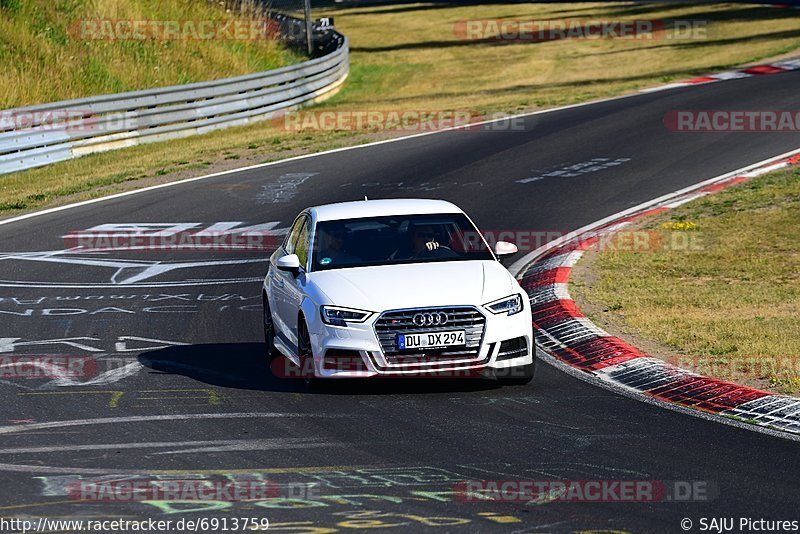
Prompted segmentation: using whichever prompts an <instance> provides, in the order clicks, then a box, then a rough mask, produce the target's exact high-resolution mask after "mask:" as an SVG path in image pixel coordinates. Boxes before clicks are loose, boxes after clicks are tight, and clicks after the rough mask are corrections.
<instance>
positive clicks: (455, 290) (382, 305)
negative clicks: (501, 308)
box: [309, 260, 519, 312]
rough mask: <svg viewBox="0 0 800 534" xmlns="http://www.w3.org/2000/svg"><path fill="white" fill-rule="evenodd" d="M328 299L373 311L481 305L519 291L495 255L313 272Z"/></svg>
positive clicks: (315, 283)
mask: <svg viewBox="0 0 800 534" xmlns="http://www.w3.org/2000/svg"><path fill="white" fill-rule="evenodd" d="M309 281H310V282H311V283H312V284H314V285H315V286H316V288H317V289H318V290H319V291H320V292H321V293H323V294H324V295H325V296H327V297H328V299H330V300H329V302H327V303H321V304H335V305H337V306H345V307H349V308H358V309H361V310H368V311H374V312H382V311H385V310H393V309H400V308H418V307H429V306H454V305H462V304H472V305H476V306H480V305H481V304H486V303H487V302H491V301H492V300H496V299H499V298H502V297H505V296H506V295H510V294H511V293H514V292H516V291H518V290H519V289H518V287H519V286H518V285H517V283H516V281H515V280H514V278H513V277H512V276H511V274H510V273H509V272H508V271H507V270H506V268H505V267H503V266H502V265H501V264H500V263H498V262H496V261H480V260H474V261H452V262H441V263H438V262H437V263H413V264H404V265H384V266H375V267H354V268H348V269H333V270H330V271H319V272H315V273H311V276H310V280H309Z"/></svg>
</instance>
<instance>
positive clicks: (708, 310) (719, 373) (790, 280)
mask: <svg viewBox="0 0 800 534" xmlns="http://www.w3.org/2000/svg"><path fill="white" fill-rule="evenodd" d="M641 224H642V227H643V228H642V229H644V230H650V231H664V229H665V228H666V229H668V230H667V231H668V232H678V233H691V234H693V236H692V238H693V242H694V244H695V246H693V247H691V249H692V250H686V249H683V248H680V249H679V248H677V247H658V248H656V250H653V251H648V252H635V251H619V250H616V251H614V250H610V249H606V250H602V251H600V252H593V253H592V254H590V255H588V256H587V257H586V258H585V259H584V260H581V261H580V262H579V263H578V267H577V269H576V270H575V271H574V275H573V281H572V282H571V284H570V291H571V293H572V295H573V297H574V298H575V300H576V301H577V303H578V306H579V308H581V309H584V311H588V314H589V316H590V317H591V318H592V319H593V320H595V321H596V322H597V323H598V324H599V325H601V326H603V327H604V328H607V329H608V330H610V331H611V332H614V333H616V334H618V335H619V336H620V337H623V338H625V339H628V340H630V341H631V342H632V344H633V345H634V346H636V347H638V348H641V349H643V350H645V351H646V352H648V353H649V354H651V355H653V356H656V357H661V358H664V359H667V360H669V361H672V362H673V363H676V364H677V365H679V366H681V367H684V368H688V369H691V370H694V371H697V372H698V373H701V374H705V375H711V376H716V377H718V378H722V379H726V380H732V381H734V382H739V383H745V384H748V385H753V386H756V387H760V388H764V389H770V390H772V391H776V392H779V393H787V394H797V393H800V321H799V320H798V317H800V230H798V229H800V169H798V168H792V169H788V170H781V171H776V172H773V173H769V174H766V175H764V176H761V177H758V178H755V179H753V180H751V181H748V182H745V183H744V184H741V185H738V186H734V187H731V188H729V189H726V190H724V191H722V192H720V193H718V194H716V195H712V196H708V197H704V198H702V199H698V200H695V201H692V202H690V203H688V204H686V205H684V206H681V207H678V208H676V209H674V210H670V211H668V212H664V213H663V214H660V215H657V216H654V217H651V218H648V219H647V220H646V221H645V222H643V223H641ZM682 242H686V240H682Z"/></svg>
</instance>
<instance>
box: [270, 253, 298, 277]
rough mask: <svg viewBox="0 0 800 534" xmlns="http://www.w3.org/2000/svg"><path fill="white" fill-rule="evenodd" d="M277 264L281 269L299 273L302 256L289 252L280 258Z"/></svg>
mask: <svg viewBox="0 0 800 534" xmlns="http://www.w3.org/2000/svg"><path fill="white" fill-rule="evenodd" d="M275 266H276V267H277V268H278V269H280V270H281V271H290V272H292V273H297V272H298V271H300V258H298V257H297V254H287V255H286V256H283V257H281V258H278V261H276V262H275Z"/></svg>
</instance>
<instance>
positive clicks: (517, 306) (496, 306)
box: [483, 295, 522, 315]
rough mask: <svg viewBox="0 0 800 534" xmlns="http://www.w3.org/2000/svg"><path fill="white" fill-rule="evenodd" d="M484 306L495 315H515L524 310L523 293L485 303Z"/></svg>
mask: <svg viewBox="0 0 800 534" xmlns="http://www.w3.org/2000/svg"><path fill="white" fill-rule="evenodd" d="M483 307H484V308H486V309H487V310H489V311H490V312H492V313H494V314H495V315H499V314H501V313H505V314H507V315H514V314H515V313H519V312H521V311H522V295H509V296H507V297H503V298H501V299H499V300H495V301H494V302H490V303H489V304H484V305H483Z"/></svg>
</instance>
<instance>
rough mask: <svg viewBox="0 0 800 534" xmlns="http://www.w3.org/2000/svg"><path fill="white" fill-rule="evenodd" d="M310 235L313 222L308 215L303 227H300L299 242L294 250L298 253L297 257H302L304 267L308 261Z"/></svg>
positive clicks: (301, 262)
mask: <svg viewBox="0 0 800 534" xmlns="http://www.w3.org/2000/svg"><path fill="white" fill-rule="evenodd" d="M310 235H311V223H310V222H309V220H308V218H307V217H306V219H305V221H303V225H302V227H301V228H300V233H299V234H298V236H297V243H296V245H295V250H294V253H295V254H297V257H298V258H299V259H300V265H301V266H303V268H304V269H305V266H306V265H307V263H308V242H309V237H310Z"/></svg>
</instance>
